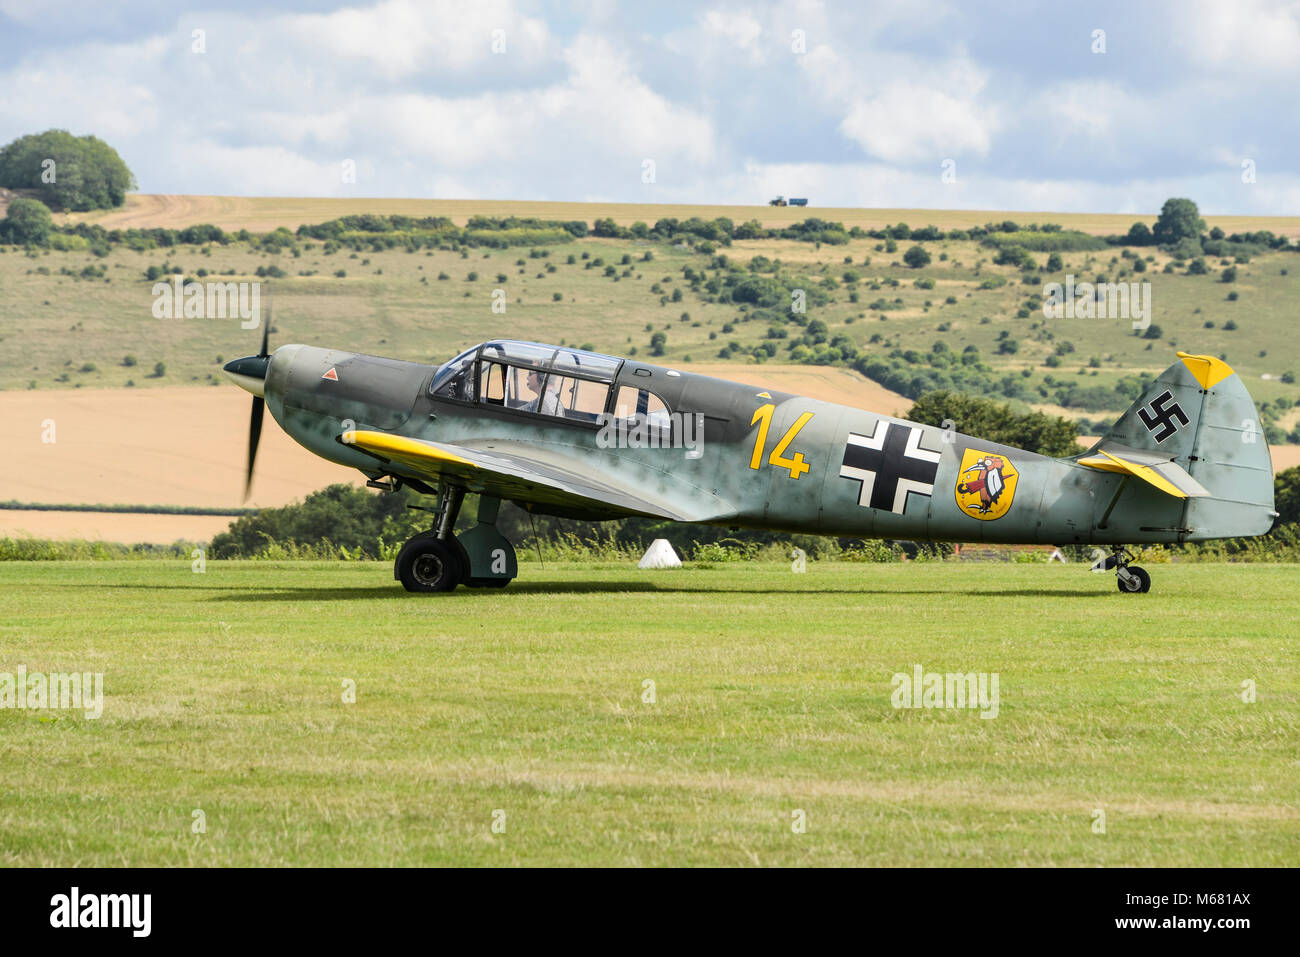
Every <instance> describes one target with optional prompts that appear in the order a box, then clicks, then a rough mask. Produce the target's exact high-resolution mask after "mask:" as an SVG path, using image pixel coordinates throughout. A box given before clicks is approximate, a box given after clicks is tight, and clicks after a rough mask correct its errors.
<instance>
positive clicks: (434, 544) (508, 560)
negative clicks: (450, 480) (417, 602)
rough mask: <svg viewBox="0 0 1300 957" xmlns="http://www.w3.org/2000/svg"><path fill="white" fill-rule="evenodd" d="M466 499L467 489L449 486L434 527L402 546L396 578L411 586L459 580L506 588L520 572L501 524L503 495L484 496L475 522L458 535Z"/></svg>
mask: <svg viewBox="0 0 1300 957" xmlns="http://www.w3.org/2000/svg"><path fill="white" fill-rule="evenodd" d="M464 498H465V490H464V489H463V488H460V487H457V486H447V487H445V488H443V489H442V491H441V492H440V493H439V495H438V509H437V512H436V513H435V515H434V520H433V528H432V530H430V531H427V532H421V533H420V534H419V535H416V536H415V537H414V538H412V539H411V540H410V541H409V542H407V543H406V544H405V545H403V546H402V550H401V552H399V553H398V555H397V561H396V563H395V564H394V566H393V577H394V578H396V579H398V580H399V581H400V582H401V583H402V585H403V587H404V588H406V590H407V591H421V592H431V591H451V590H452V589H453V588H455V587H456V586H457V585H465V586H467V587H469V588H504V587H505V586H506V585H509V584H510V583H511V582H512V581H514V579H515V576H516V575H518V574H519V563H518V561H517V560H516V559H515V550H514V547H513V546H512V545H511V544H510V542H509V540H508V539H506V537H505V536H504V535H502V534H501V532H500V531H498V530H497V527H496V523H497V513H498V511H499V510H500V508H501V499H499V498H496V497H494V496H491V495H480V496H479V500H478V514H477V515H476V516H475V525H474V527H473V528H470V529H468V530H467V531H464V532H461V533H460V534H459V535H454V534H452V531H453V529H455V527H456V517H457V516H458V515H459V514H460V506H461V502H462V501H464Z"/></svg>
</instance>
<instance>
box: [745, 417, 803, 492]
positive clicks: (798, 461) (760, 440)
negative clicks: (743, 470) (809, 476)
mask: <svg viewBox="0 0 1300 957" xmlns="http://www.w3.org/2000/svg"><path fill="white" fill-rule="evenodd" d="M775 411H776V406H775V405H773V404H772V403H771V402H769V403H767V404H766V405H760V406H759V407H758V408H757V409H755V410H754V417H753V418H752V419H750V420H749V424H750V425H757V426H758V433H757V435H756V436H755V437H754V454H753V455H751V456H750V458H749V467H750V468H751V469H754V470H755V471H757V470H758V467H759V466H760V465H762V464H763V449H764V448H766V446H767V430H768V429H769V428H770V427H771V425H772V413H773V412H775ZM812 417H813V413H811V412H805V413H804V414H803V415H801V416H799V418H797V419H795V421H794V424H793V425H791V426H790V428H788V429H786V432H785V435H783V436H782V437H781V441H780V442H778V443H777V444H776V448H774V449H773V450H772V454H771V455H769V456H768V458H767V462H768V464H769V465H775V466H777V467H778V468H783V469H789V470H790V477H791V478H792V479H797V478H798V477H799V476H800V475H803V474H804V473H805V472H807V471H808V468H809V467H808V463H807V462H805V461H804V460H803V453H802V452H796V453H795V454H794V458H786V457H785V453H786V450H787V449H788V448H790V443H791V442H793V441H794V437H795V436H796V435H798V434H799V430H800V429H802V428H803V427H804V426H805V425H807V424H808V420H809V419H811V418H812Z"/></svg>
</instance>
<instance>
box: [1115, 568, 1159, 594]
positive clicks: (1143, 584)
mask: <svg viewBox="0 0 1300 957" xmlns="http://www.w3.org/2000/svg"><path fill="white" fill-rule="evenodd" d="M1128 573H1129V574H1130V575H1132V576H1133V577H1134V578H1136V579H1137V581H1136V582H1132V581H1129V582H1126V581H1125V580H1124V579H1123V578H1116V580H1115V583H1116V584H1117V585H1118V586H1119V590H1120V591H1122V592H1124V593H1125V594H1127V595H1134V594H1142V593H1145V592H1149V591H1150V590H1151V576H1150V575H1148V574H1147V573H1146V569H1144V568H1139V567H1138V566H1136V565H1130V566H1129V568H1128Z"/></svg>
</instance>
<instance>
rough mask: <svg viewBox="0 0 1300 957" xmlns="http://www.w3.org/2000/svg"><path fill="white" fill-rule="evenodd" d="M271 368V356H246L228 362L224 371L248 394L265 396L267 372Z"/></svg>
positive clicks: (223, 368)
mask: <svg viewBox="0 0 1300 957" xmlns="http://www.w3.org/2000/svg"><path fill="white" fill-rule="evenodd" d="M270 367H271V357H270V356H244V357H243V358H242V359H232V360H231V361H229V362H227V363H226V364H225V366H223V367H222V371H223V372H225V374H226V375H228V376H230V378H231V379H232V380H234V382H235V384H236V385H238V386H239V387H240V388H241V389H243V390H245V391H246V392H251V393H253V395H258V396H265V395H266V372H267V369H269V368H270Z"/></svg>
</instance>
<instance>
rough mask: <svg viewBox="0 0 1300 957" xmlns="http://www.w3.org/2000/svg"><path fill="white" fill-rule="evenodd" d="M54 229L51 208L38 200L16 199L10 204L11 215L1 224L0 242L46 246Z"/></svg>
mask: <svg viewBox="0 0 1300 957" xmlns="http://www.w3.org/2000/svg"><path fill="white" fill-rule="evenodd" d="M53 229H54V219H53V217H51V216H50V210H49V208H48V207H47V206H46V205H45V204H44V203H42V202H41V201H40V200H37V199H24V198H19V199H15V200H14V201H13V202H12V203H10V204H9V214H8V215H7V216H6V217H5V219H4V221H3V222H0V240H4V241H5V242H11V243H15V244H17V245H26V244H27V243H31V244H32V245H33V246H44V245H45V243H46V242H47V241H48V240H49V238H50V232H51V231H52V230H53Z"/></svg>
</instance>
